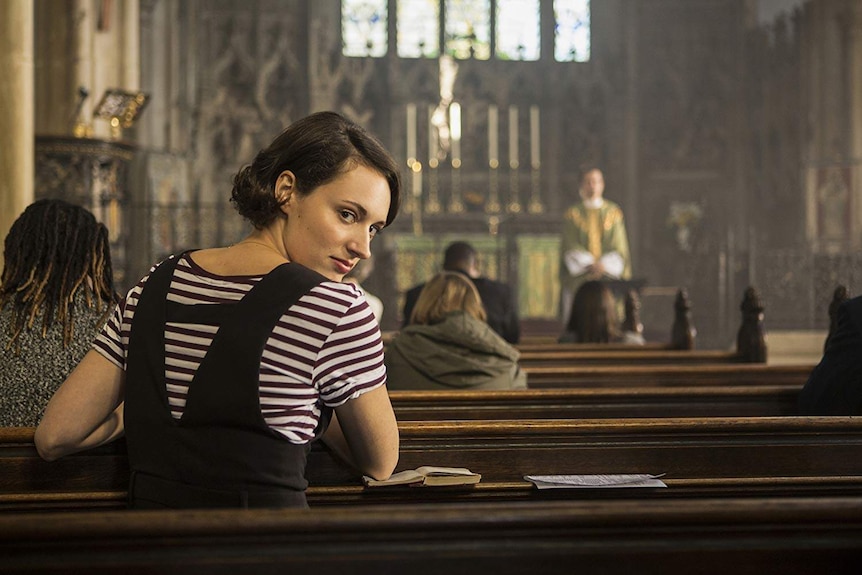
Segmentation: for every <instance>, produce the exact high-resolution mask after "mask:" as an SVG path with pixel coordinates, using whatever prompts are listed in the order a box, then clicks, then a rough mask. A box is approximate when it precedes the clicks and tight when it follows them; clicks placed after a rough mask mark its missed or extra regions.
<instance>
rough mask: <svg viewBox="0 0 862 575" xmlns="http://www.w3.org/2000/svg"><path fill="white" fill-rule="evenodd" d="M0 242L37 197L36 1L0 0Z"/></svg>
mask: <svg viewBox="0 0 862 575" xmlns="http://www.w3.org/2000/svg"><path fill="white" fill-rule="evenodd" d="M0 78H2V79H3V81H2V82H0V242H2V241H3V240H5V238H6V234H7V233H8V231H9V228H10V227H11V226H12V222H14V221H15V219H16V218H17V217H18V216H19V215H20V214H21V212H22V211H24V208H25V207H27V205H28V204H30V203H31V202H32V201H33V179H34V171H35V169H34V146H35V144H34V132H33V92H34V90H33V83H34V81H33V3H32V1H31V0H6V1H4V2H0Z"/></svg>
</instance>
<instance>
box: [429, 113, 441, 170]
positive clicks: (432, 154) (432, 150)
mask: <svg viewBox="0 0 862 575" xmlns="http://www.w3.org/2000/svg"><path fill="white" fill-rule="evenodd" d="M436 109H437V107H436V106H430V107H429V108H428V167H429V168H436V167H437V148H439V147H440V144H439V143H438V141H437V138H438V136H439V134H438V133H437V126H435V125H434V111H435V110H436Z"/></svg>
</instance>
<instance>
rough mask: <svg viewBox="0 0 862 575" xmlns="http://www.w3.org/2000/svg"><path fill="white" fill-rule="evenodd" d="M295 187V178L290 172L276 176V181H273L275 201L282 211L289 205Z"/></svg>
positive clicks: (286, 171)
mask: <svg viewBox="0 0 862 575" xmlns="http://www.w3.org/2000/svg"><path fill="white" fill-rule="evenodd" d="M295 186H296V176H294V175H293V172H291V171H290V170H285V171H283V172H282V173H280V174H279V175H278V179H277V180H275V199H276V200H278V203H279V205H281V206H282V209H284V207H285V206H287V205H289V204H290V200H291V199H292V198H293V192H294V188H295Z"/></svg>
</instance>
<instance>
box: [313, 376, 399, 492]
mask: <svg viewBox="0 0 862 575" xmlns="http://www.w3.org/2000/svg"><path fill="white" fill-rule="evenodd" d="M323 441H324V442H325V443H326V444H327V445H328V446H329V447H330V448H331V449H332V450H333V451H335V452H336V453H337V454H338V456H340V457H342V458H344V459H346V460H347V461H348V462H350V463H351V464H353V465H354V466H355V467H356V469H358V470H359V471H360V472H362V473H363V474H365V475H369V476H371V477H373V478H374V479H387V478H388V477H389V476H390V475H392V471H394V470H395V465H396V464H397V463H398V441H399V440H398V423H397V422H396V421H395V412H394V411H392V404H391V403H390V401H389V393H388V392H387V390H386V386H380V387H378V388H376V389H374V390H372V391H369V392H367V393H364V394H362V395H360V396H359V397H357V398H356V399H351V400H350V401H348V402H347V403H345V404H344V405H342V406H340V407H338V408H336V409H335V416H334V417H333V418H332V422H331V423H330V425H329V428H328V429H327V430H326V433H325V434H324V435H323Z"/></svg>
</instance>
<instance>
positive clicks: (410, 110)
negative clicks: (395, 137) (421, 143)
mask: <svg viewBox="0 0 862 575" xmlns="http://www.w3.org/2000/svg"><path fill="white" fill-rule="evenodd" d="M414 161H416V104H407V165H408V166H410V165H412V164H413V162H414Z"/></svg>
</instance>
